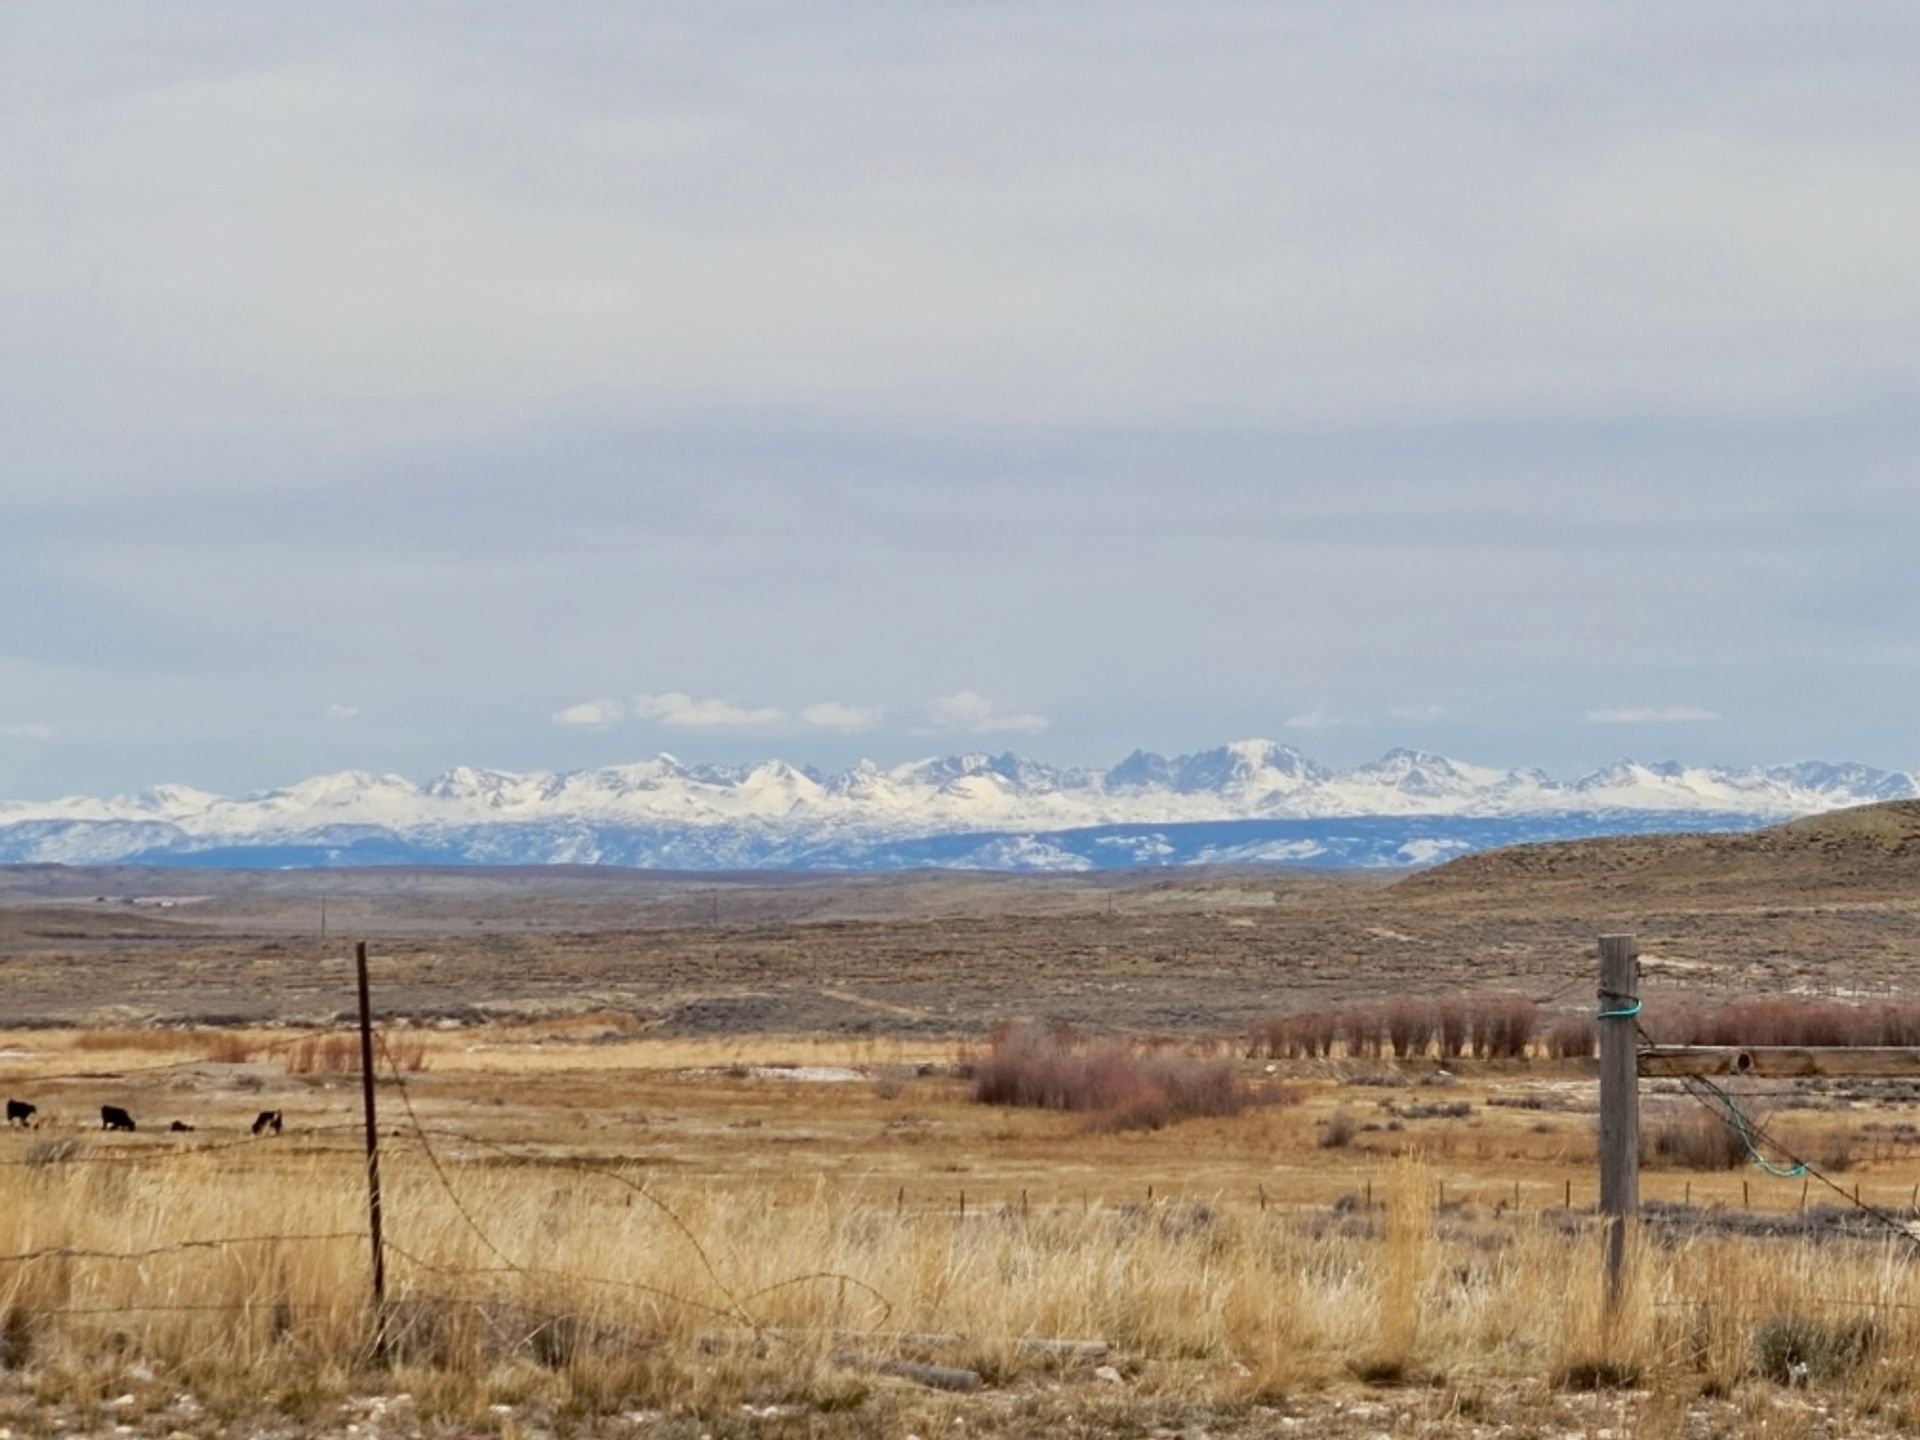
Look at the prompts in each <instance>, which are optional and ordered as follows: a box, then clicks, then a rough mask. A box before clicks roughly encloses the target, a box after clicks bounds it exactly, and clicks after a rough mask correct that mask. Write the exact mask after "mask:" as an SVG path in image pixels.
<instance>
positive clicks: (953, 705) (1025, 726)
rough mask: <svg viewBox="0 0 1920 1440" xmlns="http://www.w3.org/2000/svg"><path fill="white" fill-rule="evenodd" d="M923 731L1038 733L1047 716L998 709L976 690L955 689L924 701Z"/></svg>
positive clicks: (922, 732) (937, 733)
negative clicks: (924, 719) (924, 717)
mask: <svg viewBox="0 0 1920 1440" xmlns="http://www.w3.org/2000/svg"><path fill="white" fill-rule="evenodd" d="M927 722H928V723H927V728H925V729H923V730H921V731H920V732H918V733H920V734H923V735H941V734H955V733H957V734H962V735H1038V734H1039V733H1040V732H1041V731H1042V730H1044V729H1046V728H1047V717H1046V716H1044V715H1036V714H1034V713H1033V712H1031V711H1009V710H1001V709H1000V708H998V707H997V706H996V705H995V704H994V703H993V702H992V701H991V700H989V699H987V697H986V696H984V695H982V694H980V693H979V692H978V691H976V690H958V691H955V692H954V693H953V694H951V695H941V696H938V697H936V698H935V699H932V700H929V701H928V702H927Z"/></svg>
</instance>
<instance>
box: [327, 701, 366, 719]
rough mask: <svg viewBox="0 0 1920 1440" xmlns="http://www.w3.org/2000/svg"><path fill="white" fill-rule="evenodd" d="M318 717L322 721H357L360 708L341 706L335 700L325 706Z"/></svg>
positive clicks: (356, 706)
mask: <svg viewBox="0 0 1920 1440" xmlns="http://www.w3.org/2000/svg"><path fill="white" fill-rule="evenodd" d="M320 716H321V718H322V719H324V720H357V719H359V718H360V707H359V706H358V705H342V704H341V703H340V702H339V701H338V700H336V701H334V702H333V703H332V704H331V705H329V706H327V708H326V709H324V710H322V711H321V712H320Z"/></svg>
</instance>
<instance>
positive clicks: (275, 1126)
mask: <svg viewBox="0 0 1920 1440" xmlns="http://www.w3.org/2000/svg"><path fill="white" fill-rule="evenodd" d="M280 1124H281V1121H280V1112H279V1111H278V1110H262V1111H261V1112H260V1113H259V1115H257V1116H256V1117H255V1118H254V1122H253V1133H254V1134H256V1135H264V1134H266V1133H267V1131H269V1130H271V1131H272V1132H273V1133H274V1134H276V1135H278V1134H279V1133H280Z"/></svg>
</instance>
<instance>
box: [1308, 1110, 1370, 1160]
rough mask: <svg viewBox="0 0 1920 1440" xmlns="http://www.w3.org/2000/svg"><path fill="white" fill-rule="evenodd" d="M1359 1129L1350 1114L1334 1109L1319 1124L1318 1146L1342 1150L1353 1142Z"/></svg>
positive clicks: (1325, 1148) (1324, 1148) (1323, 1148)
mask: <svg viewBox="0 0 1920 1440" xmlns="http://www.w3.org/2000/svg"><path fill="white" fill-rule="evenodd" d="M1359 1129H1360V1127H1359V1126H1358V1125H1356V1124H1355V1123H1354V1119H1353V1117H1352V1116H1351V1115H1349V1114H1348V1113H1347V1112H1346V1111H1344V1110H1336V1111H1335V1112H1334V1113H1333V1114H1332V1115H1329V1116H1328V1117H1327V1119H1326V1120H1325V1121H1324V1122H1323V1123H1322V1124H1321V1126H1320V1139H1319V1142H1318V1143H1319V1146H1320V1148H1321V1149H1322V1150H1344V1149H1346V1148H1347V1146H1349V1145H1351V1144H1352V1143H1353V1137H1354V1136H1355V1135H1356V1134H1358V1133H1359Z"/></svg>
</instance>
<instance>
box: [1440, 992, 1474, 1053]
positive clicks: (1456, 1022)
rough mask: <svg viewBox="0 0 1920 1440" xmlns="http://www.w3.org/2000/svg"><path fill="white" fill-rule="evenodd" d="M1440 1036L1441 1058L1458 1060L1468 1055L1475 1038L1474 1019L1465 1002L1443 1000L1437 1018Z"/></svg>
mask: <svg viewBox="0 0 1920 1440" xmlns="http://www.w3.org/2000/svg"><path fill="white" fill-rule="evenodd" d="M1436 1023H1437V1026H1438V1029H1439V1034H1440V1056H1441V1058H1442V1059H1443V1060H1457V1059H1459V1058H1460V1057H1461V1056H1462V1055H1464V1054H1465V1053H1466V1050H1467V1045H1468V1042H1469V1041H1470V1040H1471V1039H1472V1038H1473V1017H1472V1015H1471V1014H1470V1013H1469V1011H1468V1009H1467V1003H1466V1001H1464V1000H1442V1001H1441V1002H1440V1006H1439V1011H1438V1014H1437V1016H1436Z"/></svg>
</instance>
